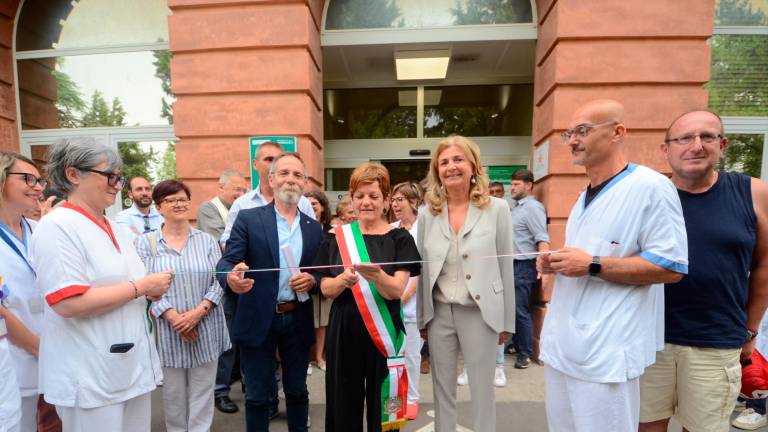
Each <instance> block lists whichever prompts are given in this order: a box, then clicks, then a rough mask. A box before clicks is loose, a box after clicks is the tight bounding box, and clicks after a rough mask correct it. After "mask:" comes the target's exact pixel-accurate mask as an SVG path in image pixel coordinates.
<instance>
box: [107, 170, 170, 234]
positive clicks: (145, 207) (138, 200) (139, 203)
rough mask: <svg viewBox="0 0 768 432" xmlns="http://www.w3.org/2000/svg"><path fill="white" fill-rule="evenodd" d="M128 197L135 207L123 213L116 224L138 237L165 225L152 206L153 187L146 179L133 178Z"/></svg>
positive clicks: (117, 217)
mask: <svg viewBox="0 0 768 432" xmlns="http://www.w3.org/2000/svg"><path fill="white" fill-rule="evenodd" d="M128 197H129V198H130V199H131V200H133V205H132V206H130V207H129V208H127V209H125V210H123V211H121V212H120V213H118V214H117V216H116V217H115V222H117V223H119V224H120V225H122V226H124V227H125V228H127V229H129V230H130V231H131V232H132V233H133V234H134V235H135V236H136V237H138V236H140V235H142V234H146V233H148V232H153V231H157V230H159V229H160V226H161V225H162V224H163V217H162V216H160V213H158V212H157V210H155V208H154V207H153V206H152V186H150V185H149V181H147V179H145V178H144V177H133V178H132V179H131V180H130V181H129V182H128Z"/></svg>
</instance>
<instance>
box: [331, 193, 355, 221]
mask: <svg viewBox="0 0 768 432" xmlns="http://www.w3.org/2000/svg"><path fill="white" fill-rule="evenodd" d="M336 218H337V219H338V220H339V222H340V224H341V225H344V224H348V223H352V222H354V221H355V218H356V216H355V209H354V208H353V207H352V198H351V196H350V195H349V194H347V195H344V196H343V197H342V198H341V199H340V200H339V202H338V203H337V204H336Z"/></svg>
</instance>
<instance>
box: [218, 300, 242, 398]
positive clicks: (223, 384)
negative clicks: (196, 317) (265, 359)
mask: <svg viewBox="0 0 768 432" xmlns="http://www.w3.org/2000/svg"><path fill="white" fill-rule="evenodd" d="M221 303H222V307H223V308H224V319H225V320H226V322H227V329H229V337H230V339H231V338H232V319H234V317H235V312H236V311H237V294H233V293H226V294H224V297H222V301H221ZM237 352H238V347H237V345H235V344H234V343H233V344H232V348H230V349H228V350H226V351H224V352H223V353H221V355H219V363H218V366H217V369H216V386H215V387H214V396H215V397H217V398H219V397H224V396H229V383H230V381H231V380H232V369H233V368H234V365H235V359H236V358H237Z"/></svg>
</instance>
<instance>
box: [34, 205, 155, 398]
mask: <svg viewBox="0 0 768 432" xmlns="http://www.w3.org/2000/svg"><path fill="white" fill-rule="evenodd" d="M31 246H32V247H31V254H32V257H33V260H34V263H35V268H36V270H37V276H38V286H39V287H40V289H41V291H43V292H44V294H45V301H46V303H47V304H48V305H53V304H55V303H57V302H59V301H62V300H64V299H67V298H69V297H73V296H77V295H81V294H82V293H84V292H86V291H87V290H89V289H99V287H103V286H109V285H114V284H118V283H121V282H126V281H129V280H136V279H139V278H142V277H144V275H145V273H146V272H145V270H144V264H143V263H142V261H141V259H140V258H139V256H138V254H137V253H136V249H135V248H134V246H133V236H132V235H131V234H130V233H128V232H127V231H126V230H124V229H122V228H121V227H119V226H118V225H115V224H114V223H111V222H109V221H107V224H106V225H104V226H103V225H101V224H99V223H98V222H97V221H96V220H95V219H93V218H92V217H91V216H90V215H88V214H87V213H85V211H84V210H82V209H81V208H79V207H77V206H74V205H71V204H69V203H65V204H63V205H62V206H61V207H59V208H57V209H56V210H54V211H53V212H51V213H50V214H48V215H47V216H46V217H44V218H43V219H42V220H41V221H40V223H39V224H38V225H37V228H36V229H35V233H34V234H33V235H32V245H31ZM146 310H147V300H146V299H145V298H144V297H140V298H138V299H136V300H133V301H130V302H128V303H126V304H124V305H123V306H120V307H118V308H116V309H112V310H111V311H109V312H105V313H102V314H99V315H92V316H87V317H79V318H64V317H62V316H61V315H59V314H57V313H56V312H54V311H53V309H52V308H50V307H45V312H44V314H45V322H44V326H43V335H42V340H41V344H40V371H39V374H40V392H41V393H44V394H45V400H46V401H48V402H49V403H52V404H54V405H61V406H66V407H79V408H95V407H101V406H105V405H110V404H115V403H120V402H123V401H126V400H128V399H131V398H134V397H136V396H139V395H142V394H145V393H148V392H150V391H152V390H154V389H155V387H156V385H157V384H160V382H161V381H162V372H161V369H160V360H159V358H158V355H157V349H156V348H155V343H154V335H153V334H151V333H150V331H149V323H148V321H147V315H146ZM123 343H132V344H134V345H133V348H131V349H130V350H128V351H127V352H126V353H110V347H111V346H112V345H113V344H123Z"/></svg>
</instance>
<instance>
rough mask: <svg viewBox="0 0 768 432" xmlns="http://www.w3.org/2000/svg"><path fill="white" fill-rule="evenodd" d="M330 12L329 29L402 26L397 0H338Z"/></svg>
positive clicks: (333, 3) (331, 6)
mask: <svg viewBox="0 0 768 432" xmlns="http://www.w3.org/2000/svg"><path fill="white" fill-rule="evenodd" d="M329 7H330V8H332V9H334V10H331V11H329V12H328V17H327V20H328V23H327V27H328V28H329V29H334V30H340V29H353V28H390V27H402V26H404V25H405V23H404V21H403V20H402V19H401V20H399V21H398V20H397V19H398V18H399V17H400V8H398V7H397V2H396V1H395V0H337V1H334V2H331V5H330V6H329Z"/></svg>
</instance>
